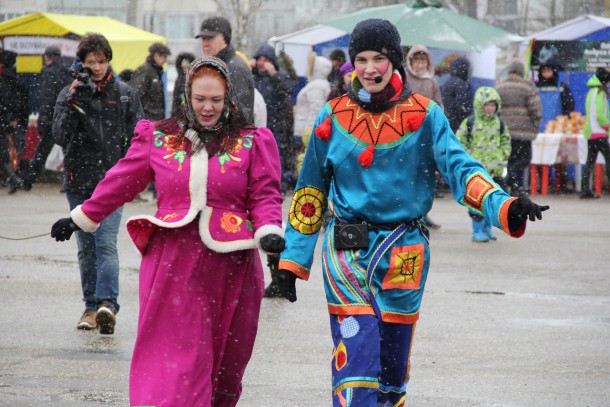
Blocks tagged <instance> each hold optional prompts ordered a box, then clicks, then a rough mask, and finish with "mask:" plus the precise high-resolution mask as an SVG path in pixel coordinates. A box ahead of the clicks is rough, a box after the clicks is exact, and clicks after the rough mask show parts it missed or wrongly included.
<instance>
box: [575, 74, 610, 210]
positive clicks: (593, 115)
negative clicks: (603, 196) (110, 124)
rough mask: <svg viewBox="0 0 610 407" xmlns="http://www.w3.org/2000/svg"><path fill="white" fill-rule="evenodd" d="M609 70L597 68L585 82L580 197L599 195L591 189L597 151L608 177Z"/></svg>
mask: <svg viewBox="0 0 610 407" xmlns="http://www.w3.org/2000/svg"><path fill="white" fill-rule="evenodd" d="M609 83H610V72H608V71H606V70H605V69H604V68H597V71H595V75H593V76H592V77H591V78H590V79H589V81H588V82H587V86H588V87H589V88H590V89H589V92H588V93H587V99H586V102H585V103H586V104H585V112H586V113H585V114H586V122H585V138H586V139H587V161H586V162H585V168H584V170H583V173H582V193H581V195H580V198H581V199H595V198H599V196H597V195H595V194H594V193H593V192H592V191H591V171H592V170H593V165H594V164H595V160H596V159H597V153H602V155H603V156H604V159H605V160H606V174H607V175H608V178H609V179H610V144H608V131H609V130H610V106H609V105H608V93H609V90H608V84H609Z"/></svg>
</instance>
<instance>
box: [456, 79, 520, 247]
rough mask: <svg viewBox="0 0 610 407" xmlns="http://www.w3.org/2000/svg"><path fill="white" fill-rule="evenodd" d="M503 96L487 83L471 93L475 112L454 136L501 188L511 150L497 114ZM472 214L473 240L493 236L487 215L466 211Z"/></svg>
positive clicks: (481, 240) (486, 240)
mask: <svg viewBox="0 0 610 407" xmlns="http://www.w3.org/2000/svg"><path fill="white" fill-rule="evenodd" d="M501 107H502V100H501V98H500V95H499V94H498V92H497V91H496V90H495V89H494V88H492V87H489V86H482V87H480V88H479V89H478V90H477V91H476V93H475V95H474V113H473V115H471V116H470V117H468V118H466V119H464V120H463V121H462V123H461V124H460V127H459V128H458V130H457V132H456V136H457V137H458V139H459V140H460V142H461V143H462V145H463V146H464V148H465V150H466V151H468V153H469V154H470V155H471V156H472V157H474V158H475V159H476V160H477V161H479V162H480V163H481V164H483V166H484V167H485V169H486V170H487V172H489V174H490V175H491V176H492V178H493V180H494V181H495V182H496V183H498V185H500V186H501V187H503V188H504V180H503V178H502V175H503V172H504V169H505V168H506V162H507V160H508V156H509V155H510V151H511V147H510V146H511V144H510V135H509V133H508V130H507V129H506V125H505V124H504V122H503V121H502V119H501V118H500V116H499V115H498V114H499V113H500V108H501ZM468 214H469V215H470V217H471V218H472V241H473V242H477V243H479V242H488V241H490V240H496V236H495V235H494V234H493V233H492V231H491V223H490V222H489V220H488V219H487V218H484V217H483V216H481V215H477V214H475V213H472V212H469V213H468Z"/></svg>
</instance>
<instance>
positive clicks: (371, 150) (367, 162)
mask: <svg viewBox="0 0 610 407" xmlns="http://www.w3.org/2000/svg"><path fill="white" fill-rule="evenodd" d="M374 154H375V145H374V144H371V145H370V146H368V147H367V148H366V150H364V151H363V152H361V153H360V155H359V156H358V161H360V165H362V166H363V167H364V168H368V167H370V166H371V164H372V163H373V158H374Z"/></svg>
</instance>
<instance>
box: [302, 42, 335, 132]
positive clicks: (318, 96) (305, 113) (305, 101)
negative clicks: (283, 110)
mask: <svg viewBox="0 0 610 407" xmlns="http://www.w3.org/2000/svg"><path fill="white" fill-rule="evenodd" d="M331 69H332V65H331V63H330V60H329V59H328V58H325V57H321V56H317V55H316V54H315V53H314V52H312V53H311V54H310V55H309V61H308V64H307V78H308V79H309V83H308V84H307V85H305V86H304V87H303V89H301V90H300V91H299V94H298V95H297V104H296V112H295V117H294V134H295V135H296V136H298V137H300V136H302V135H303V132H304V131H305V130H306V129H307V128H308V127H312V126H313V123H314V122H315V121H316V116H317V115H318V112H319V111H320V109H322V107H323V106H324V103H326V97H327V96H328V94H329V93H330V83H329V82H328V79H327V78H328V74H329V73H330V71H331Z"/></svg>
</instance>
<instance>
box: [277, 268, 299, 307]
mask: <svg viewBox="0 0 610 407" xmlns="http://www.w3.org/2000/svg"><path fill="white" fill-rule="evenodd" d="M296 281H297V276H295V275H294V273H292V272H290V271H288V270H282V269H279V270H278V271H277V285H278V287H279V289H280V293H281V294H282V296H284V298H286V299H287V300H288V301H290V302H295V301H296V300H297V289H296V285H295V282H296Z"/></svg>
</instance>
